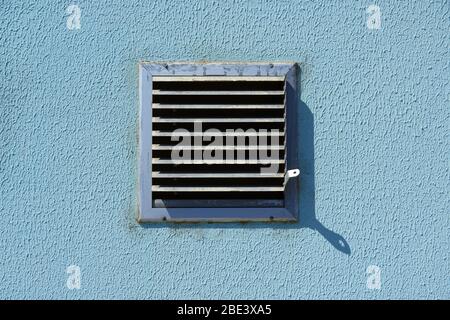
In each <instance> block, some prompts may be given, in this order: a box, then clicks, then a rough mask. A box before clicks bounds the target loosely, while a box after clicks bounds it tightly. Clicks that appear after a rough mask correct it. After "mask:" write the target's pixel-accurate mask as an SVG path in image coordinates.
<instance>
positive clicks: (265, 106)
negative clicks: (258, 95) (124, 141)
mask: <svg viewBox="0 0 450 320" xmlns="http://www.w3.org/2000/svg"><path fill="white" fill-rule="evenodd" d="M152 108H153V109H233V110H234V109H284V105H282V104H160V103H154V104H153V105H152Z"/></svg>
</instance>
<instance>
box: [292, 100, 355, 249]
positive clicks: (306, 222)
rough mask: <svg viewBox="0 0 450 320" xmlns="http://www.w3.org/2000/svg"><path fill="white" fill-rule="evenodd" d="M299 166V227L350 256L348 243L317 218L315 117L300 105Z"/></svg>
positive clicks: (302, 103)
mask: <svg viewBox="0 0 450 320" xmlns="http://www.w3.org/2000/svg"><path fill="white" fill-rule="evenodd" d="M298 111H299V123H298V126H299V138H300V139H299V141H300V143H299V166H300V199H299V206H300V209H299V210H300V213H299V223H298V224H299V227H300V228H310V229H312V230H315V231H317V232H319V233H320V234H321V235H322V236H323V237H324V238H325V239H326V240H327V241H328V242H329V243H330V244H331V245H333V247H335V248H336V249H337V250H339V251H341V252H343V253H345V254H348V255H350V253H351V250H350V246H349V245H348V243H347V241H346V240H345V239H344V237H342V236H341V235H339V234H337V233H336V232H333V231H331V230H330V229H328V228H327V227H325V226H324V225H323V224H322V223H320V221H319V220H317V217H316V200H315V198H316V194H315V190H316V185H315V166H314V116H313V114H312V112H311V110H310V109H309V108H308V106H307V105H306V104H305V103H304V102H303V101H300V103H299V110H298Z"/></svg>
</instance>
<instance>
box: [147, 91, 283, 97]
mask: <svg viewBox="0 0 450 320" xmlns="http://www.w3.org/2000/svg"><path fill="white" fill-rule="evenodd" d="M152 93H153V94H154V95H160V96H161V95H163V96H185V95H196V96H229V95H231V96H265V95H275V96H280V95H283V94H284V91H282V90H273V91H269V90H265V91H227V90H223V91H219V90H214V91H202V90H196V91H181V90H180V91H165V90H153V92H152Z"/></svg>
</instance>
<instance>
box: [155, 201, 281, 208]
mask: <svg viewBox="0 0 450 320" xmlns="http://www.w3.org/2000/svg"><path fill="white" fill-rule="evenodd" d="M283 206H284V200H280V199H226V200H217V199H189V200H186V199H181V200H180V199H155V200H154V207H155V208H176V207H179V208H233V207H234V208H253V207H254V208H273V207H283Z"/></svg>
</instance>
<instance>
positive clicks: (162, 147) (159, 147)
mask: <svg viewBox="0 0 450 320" xmlns="http://www.w3.org/2000/svg"><path fill="white" fill-rule="evenodd" d="M174 147H176V145H160V144H154V145H152V150H172V149H173V148H174ZM207 147H208V146H183V150H205V149H206V148H207ZM214 149H215V150H284V146H282V145H279V146H275V145H274V146H214Z"/></svg>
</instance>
